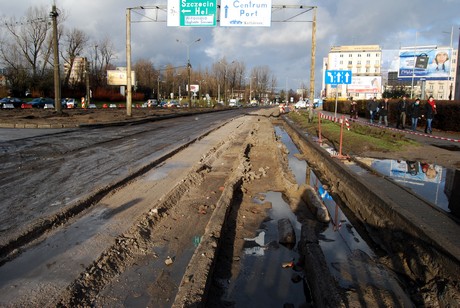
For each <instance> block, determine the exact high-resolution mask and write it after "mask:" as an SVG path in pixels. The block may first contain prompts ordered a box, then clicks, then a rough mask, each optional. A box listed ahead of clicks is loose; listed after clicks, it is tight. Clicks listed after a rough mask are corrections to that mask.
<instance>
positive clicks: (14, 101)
mask: <svg viewBox="0 0 460 308" xmlns="http://www.w3.org/2000/svg"><path fill="white" fill-rule="evenodd" d="M5 104H10V105H13V106H14V108H21V105H22V104H24V101H23V100H22V99H20V98H17V97H4V98H2V99H0V108H6V106H4V105H5Z"/></svg>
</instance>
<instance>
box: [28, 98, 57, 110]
mask: <svg viewBox="0 0 460 308" xmlns="http://www.w3.org/2000/svg"><path fill="white" fill-rule="evenodd" d="M50 104H51V105H53V106H54V99H52V98H48V97H37V98H34V99H33V100H31V101H30V102H29V105H32V107H34V108H44V107H45V105H50Z"/></svg>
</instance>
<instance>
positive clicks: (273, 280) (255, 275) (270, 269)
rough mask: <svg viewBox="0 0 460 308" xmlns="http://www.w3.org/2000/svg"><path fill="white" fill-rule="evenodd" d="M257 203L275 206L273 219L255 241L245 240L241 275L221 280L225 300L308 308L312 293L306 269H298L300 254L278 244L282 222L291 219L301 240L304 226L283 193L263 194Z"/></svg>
mask: <svg viewBox="0 0 460 308" xmlns="http://www.w3.org/2000/svg"><path fill="white" fill-rule="evenodd" d="M253 201H254V202H255V203H257V204H263V203H265V202H270V203H271V204H272V208H271V209H270V210H269V211H268V216H269V219H267V220H266V221H265V222H264V223H263V224H262V225H261V227H260V229H259V230H258V232H257V236H256V237H255V238H245V243H244V246H243V250H244V253H243V255H242V257H241V259H240V261H239V266H240V272H239V273H238V275H237V276H236V277H232V278H230V279H228V280H221V281H220V284H221V285H222V287H224V288H225V289H226V291H225V294H224V295H223V296H222V297H221V300H222V301H224V302H226V303H231V304H232V305H234V306H235V307H250V306H256V307H283V305H286V304H291V305H294V306H295V307H299V306H301V305H305V303H306V302H309V301H310V300H309V295H308V293H307V294H305V293H304V285H303V273H302V269H300V268H297V267H296V266H294V264H295V263H296V261H297V260H298V258H299V254H298V252H297V250H296V248H295V247H287V246H284V245H281V244H279V243H278V221H279V220H280V219H283V218H287V219H289V221H290V222H291V224H292V225H293V227H294V230H295V233H296V238H297V239H299V237H300V229H301V225H300V223H299V222H298V221H297V218H296V217H295V215H294V213H292V211H291V209H290V207H289V204H287V203H286V202H285V201H284V200H283V196H282V194H281V193H280V192H273V191H269V192H266V193H262V194H259V195H258V196H257V197H255V198H254V199H253Z"/></svg>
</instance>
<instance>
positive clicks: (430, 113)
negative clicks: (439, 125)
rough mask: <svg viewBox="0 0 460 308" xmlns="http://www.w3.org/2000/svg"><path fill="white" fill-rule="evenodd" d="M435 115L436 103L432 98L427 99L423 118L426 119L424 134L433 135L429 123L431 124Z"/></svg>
mask: <svg viewBox="0 0 460 308" xmlns="http://www.w3.org/2000/svg"><path fill="white" fill-rule="evenodd" d="M435 114H437V110H436V102H435V101H434V98H433V96H430V97H429V98H428V101H427V102H426V104H425V118H426V126H425V134H431V133H433V130H432V129H431V123H432V122H433V118H434V116H435Z"/></svg>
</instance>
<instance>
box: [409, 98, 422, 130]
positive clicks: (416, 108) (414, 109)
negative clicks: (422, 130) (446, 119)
mask: <svg viewBox="0 0 460 308" xmlns="http://www.w3.org/2000/svg"><path fill="white" fill-rule="evenodd" d="M409 113H410V118H411V122H412V127H411V128H412V130H413V131H414V132H415V131H416V130H417V122H418V118H419V117H420V114H421V113H420V99H419V98H417V99H416V100H415V102H413V103H412V105H410V111H409Z"/></svg>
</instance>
